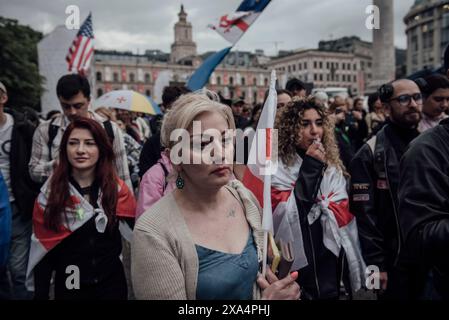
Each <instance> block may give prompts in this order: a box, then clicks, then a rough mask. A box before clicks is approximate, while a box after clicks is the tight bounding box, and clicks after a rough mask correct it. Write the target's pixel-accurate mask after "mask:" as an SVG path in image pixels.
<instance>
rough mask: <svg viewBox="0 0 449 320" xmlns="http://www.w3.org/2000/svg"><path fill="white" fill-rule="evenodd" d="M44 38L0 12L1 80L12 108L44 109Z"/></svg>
mask: <svg viewBox="0 0 449 320" xmlns="http://www.w3.org/2000/svg"><path fill="white" fill-rule="evenodd" d="M41 39H42V33H40V32H38V31H35V30H33V29H31V28H30V27H28V26H23V25H20V24H19V23H18V21H17V20H13V19H8V18H4V17H1V16H0V81H1V82H3V83H4V84H5V86H6V88H7V90H8V98H9V100H8V103H7V105H9V106H10V107H12V108H16V107H23V106H29V107H32V108H34V109H36V110H39V109H40V97H41V94H42V92H43V90H44V89H43V86H42V83H43V81H44V79H43V77H42V76H41V75H40V74H39V68H38V60H37V43H38V42H39V41H40V40H41Z"/></svg>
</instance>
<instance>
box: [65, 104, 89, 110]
mask: <svg viewBox="0 0 449 320" xmlns="http://www.w3.org/2000/svg"><path fill="white" fill-rule="evenodd" d="M60 104H61V107H62V108H63V109H65V110H69V109H72V108H75V109H76V110H79V109H81V108H82V107H84V105H85V104H86V102H80V103H73V104H70V103H64V102H61V103H60Z"/></svg>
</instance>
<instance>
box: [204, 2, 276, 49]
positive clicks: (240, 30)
mask: <svg viewBox="0 0 449 320" xmlns="http://www.w3.org/2000/svg"><path fill="white" fill-rule="evenodd" d="M270 1H271V0H244V1H243V2H242V3H241V4H240V6H239V7H238V8H237V10H236V11H235V12H234V13H232V14H225V15H223V16H221V17H220V18H219V19H218V21H217V22H216V23H215V24H213V25H209V27H210V28H212V29H213V30H215V31H217V32H218V33H219V34H220V35H221V36H222V37H223V38H225V39H226V40H227V41H229V42H230V43H232V45H234V44H235V43H236V42H237V41H238V40H239V39H240V38H241V37H242V36H243V34H244V33H245V32H246V30H248V28H249V27H250V26H251V24H252V23H253V22H254V21H256V19H257V18H258V17H259V16H260V14H261V13H262V11H263V10H264V9H265V8H266V6H267V5H268V4H269V3H270Z"/></svg>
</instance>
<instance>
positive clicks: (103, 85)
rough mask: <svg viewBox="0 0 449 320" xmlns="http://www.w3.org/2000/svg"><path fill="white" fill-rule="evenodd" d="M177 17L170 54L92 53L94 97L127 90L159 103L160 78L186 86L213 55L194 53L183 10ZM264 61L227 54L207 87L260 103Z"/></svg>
mask: <svg viewBox="0 0 449 320" xmlns="http://www.w3.org/2000/svg"><path fill="white" fill-rule="evenodd" d="M178 16H179V21H178V22H177V23H176V24H175V27H174V32H175V42H174V43H173V44H172V46H171V49H172V50H171V52H170V54H168V53H164V52H162V51H160V50H147V51H146V52H145V53H144V54H134V53H132V52H118V51H105V50H96V51H95V56H94V57H95V66H94V70H95V71H94V73H95V89H94V93H93V95H94V97H95V98H96V97H98V96H100V95H102V94H104V93H105V92H108V91H111V90H119V89H130V90H135V91H138V92H140V93H143V94H145V95H148V96H152V97H153V98H154V99H155V100H156V101H158V102H160V100H161V97H160V96H158V94H157V91H158V89H157V87H158V84H157V79H158V78H159V77H160V76H161V75H164V77H168V83H167V84H178V85H184V84H186V82H187V81H188V79H189V77H190V75H191V74H192V73H193V72H194V71H195V69H196V68H197V67H198V66H199V65H200V64H201V63H202V61H204V59H206V58H207V57H208V56H209V55H210V54H213V52H207V53H204V54H202V55H198V54H197V53H196V43H195V42H193V40H192V25H191V23H190V22H188V21H187V13H186V12H185V10H184V7H183V6H181V10H180V12H179V14H178ZM267 60H268V58H267V57H266V56H264V54H263V52H261V51H258V52H256V53H250V52H242V51H233V52H230V53H229V54H228V56H226V57H225V59H224V61H223V62H222V63H221V64H220V65H219V66H218V67H217V68H216V69H215V72H214V73H213V74H212V75H211V77H210V79H209V84H208V85H207V87H208V88H209V89H211V90H214V91H216V92H219V93H221V94H222V95H223V96H225V97H226V98H231V99H234V98H237V97H243V98H244V99H245V100H246V102H248V103H256V102H261V101H263V98H264V94H265V90H266V89H267V88H268V82H269V78H270V72H269V70H267V69H266V67H265V66H264V63H265V62H266V61H267ZM159 91H160V90H159Z"/></svg>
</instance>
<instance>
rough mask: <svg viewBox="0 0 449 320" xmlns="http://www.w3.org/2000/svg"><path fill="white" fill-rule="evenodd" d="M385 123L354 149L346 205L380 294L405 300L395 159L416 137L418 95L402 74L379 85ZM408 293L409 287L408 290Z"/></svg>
mask: <svg viewBox="0 0 449 320" xmlns="http://www.w3.org/2000/svg"><path fill="white" fill-rule="evenodd" d="M379 96H380V99H381V101H382V103H383V105H384V107H385V110H386V111H387V113H388V114H389V120H388V123H387V124H386V125H385V126H384V127H383V128H382V129H381V130H379V132H378V133H377V134H376V135H375V136H373V137H372V138H371V139H370V140H368V141H367V142H366V143H365V144H364V145H363V146H362V147H361V148H360V150H359V151H358V152H357V153H356V155H355V156H354V158H353V160H352V161H351V163H350V166H349V173H350V175H351V190H350V209H351V212H352V213H353V214H354V215H355V216H356V217H357V227H358V231H359V237H360V244H361V248H362V254H363V258H364V260H365V262H366V265H367V266H368V267H370V266H374V267H377V268H378V270H379V274H378V275H379V280H380V288H376V289H380V290H383V291H381V294H379V298H380V299H405V298H406V296H405V295H404V296H403V295H402V293H403V292H405V293H407V291H408V288H407V279H408V278H407V277H406V275H405V274H404V273H403V272H402V271H400V270H399V269H398V268H397V261H398V259H399V254H400V251H401V245H402V242H403V239H402V236H401V229H400V225H399V217H398V196H397V194H398V185H399V161H400V159H401V157H402V155H403V154H404V152H405V149H406V147H407V146H408V144H409V143H410V141H412V140H413V139H414V138H415V137H417V136H418V134H419V133H418V130H417V127H418V123H419V121H420V119H421V109H422V95H421V92H420V90H419V87H418V86H417V85H416V83H415V82H413V81H411V80H406V79H400V80H396V81H393V82H392V83H388V84H385V85H383V86H382V87H381V88H380V89H379ZM408 293H409V294H412V291H409V292H408Z"/></svg>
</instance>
